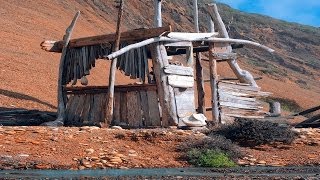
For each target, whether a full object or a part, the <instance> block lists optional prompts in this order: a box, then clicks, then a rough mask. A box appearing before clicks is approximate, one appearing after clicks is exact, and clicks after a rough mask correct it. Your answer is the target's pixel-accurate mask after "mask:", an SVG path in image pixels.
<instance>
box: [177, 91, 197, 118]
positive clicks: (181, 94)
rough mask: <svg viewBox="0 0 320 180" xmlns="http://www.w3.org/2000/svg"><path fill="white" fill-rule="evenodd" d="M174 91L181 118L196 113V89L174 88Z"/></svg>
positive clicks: (178, 113)
mask: <svg viewBox="0 0 320 180" xmlns="http://www.w3.org/2000/svg"><path fill="white" fill-rule="evenodd" d="M174 93H175V100H176V106H177V115H178V116H179V117H180V118H182V117H187V116H190V115H192V114H193V113H195V105H194V90H193V89H192V88H188V89H186V90H181V89H180V88H174Z"/></svg>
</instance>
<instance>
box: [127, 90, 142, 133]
mask: <svg viewBox="0 0 320 180" xmlns="http://www.w3.org/2000/svg"><path fill="white" fill-rule="evenodd" d="M139 99H140V97H139ZM127 111H128V112H127V118H128V121H129V126H130V127H135V128H137V127H140V126H141V125H140V122H141V105H140V100H139V101H138V98H137V92H135V91H132V92H128V93H127Z"/></svg>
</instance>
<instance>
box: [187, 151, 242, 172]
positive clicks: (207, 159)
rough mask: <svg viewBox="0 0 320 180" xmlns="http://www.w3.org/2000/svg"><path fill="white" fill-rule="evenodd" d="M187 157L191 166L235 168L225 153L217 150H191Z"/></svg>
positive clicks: (234, 164)
mask: <svg viewBox="0 0 320 180" xmlns="http://www.w3.org/2000/svg"><path fill="white" fill-rule="evenodd" d="M187 157H188V160H189V162H190V163H191V164H193V165H195V166H199V167H215V168H226V167H235V166H237V164H236V163H235V162H234V161H232V160H231V159H230V158H229V156H228V155H227V154H226V153H223V152H220V151H218V150H211V149H206V150H199V149H191V150H190V151H188V152H187Z"/></svg>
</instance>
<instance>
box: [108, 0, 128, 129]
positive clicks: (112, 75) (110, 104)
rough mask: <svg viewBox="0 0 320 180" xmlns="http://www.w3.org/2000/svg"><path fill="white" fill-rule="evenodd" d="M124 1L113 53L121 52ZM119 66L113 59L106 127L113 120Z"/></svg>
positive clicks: (120, 10) (119, 15) (121, 0)
mask: <svg viewBox="0 0 320 180" xmlns="http://www.w3.org/2000/svg"><path fill="white" fill-rule="evenodd" d="M123 1H124V0H120V7H119V12H118V21H117V30H116V41H115V45H114V48H113V52H115V51H118V50H119V45H120V35H121V32H120V27H121V20H122V15H123V6H124V2H123ZM116 66H117V58H115V59H113V60H112V62H111V66H110V75H109V88H108V98H107V106H106V118H105V122H104V125H103V126H104V127H106V126H108V125H110V123H111V121H112V118H113V100H114V83H115V75H116V68H117V67H116Z"/></svg>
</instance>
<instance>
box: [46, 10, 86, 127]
mask: <svg viewBox="0 0 320 180" xmlns="http://www.w3.org/2000/svg"><path fill="white" fill-rule="evenodd" d="M79 16H80V11H78V12H77V13H76V15H75V16H74V18H73V20H72V22H71V24H70V26H69V27H68V28H67V29H66V34H65V35H64V37H63V41H64V46H63V48H62V54H61V58H60V65H59V76H58V111H57V113H58V117H57V120H55V121H53V122H49V123H46V124H45V125H48V126H59V125H63V124H64V121H65V118H66V102H64V100H63V99H64V95H63V86H62V85H63V84H62V78H63V71H64V69H63V68H64V65H65V58H66V53H67V47H68V44H69V41H70V37H71V35H72V31H73V28H74V26H75V24H76V22H77V20H78V18H79Z"/></svg>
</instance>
